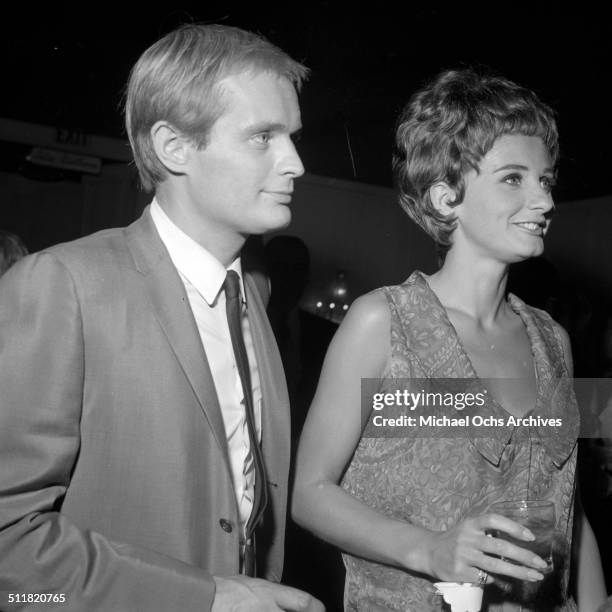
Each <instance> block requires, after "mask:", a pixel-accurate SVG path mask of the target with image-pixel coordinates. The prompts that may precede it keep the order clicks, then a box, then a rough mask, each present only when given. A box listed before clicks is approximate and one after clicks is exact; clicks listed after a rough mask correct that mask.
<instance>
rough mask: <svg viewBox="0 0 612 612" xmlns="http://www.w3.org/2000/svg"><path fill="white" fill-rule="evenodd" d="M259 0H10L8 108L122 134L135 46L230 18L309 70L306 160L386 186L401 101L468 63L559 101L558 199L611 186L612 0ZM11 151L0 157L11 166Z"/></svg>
mask: <svg viewBox="0 0 612 612" xmlns="http://www.w3.org/2000/svg"><path fill="white" fill-rule="evenodd" d="M134 4H135V6H134ZM250 6H251V8H248V6H247V7H245V6H241V5H240V4H238V3H232V2H182V3H176V4H175V5H174V6H172V7H170V8H168V7H165V8H159V7H155V6H153V5H151V4H149V5H146V6H145V5H143V4H139V3H128V2H126V3H124V4H123V5H120V4H109V3H98V4H95V3H81V4H74V5H67V4H56V3H53V4H52V6H50V7H48V8H39V7H35V6H31V5H29V4H27V5H24V7H23V8H12V9H6V8H5V9H3V11H4V12H3V15H2V21H3V24H4V28H3V30H4V31H3V35H2V37H0V45H1V47H0V49H1V53H2V58H3V60H4V61H3V71H2V72H3V74H2V81H3V88H2V89H3V93H2V95H1V96H0V117H9V118H15V119H22V120H26V121H31V122H35V123H42V124H47V125H52V126H65V127H68V128H73V129H78V130H81V131H83V132H86V133H89V134H102V135H107V136H114V137H117V138H123V137H124V132H123V127H122V118H121V113H120V110H119V109H120V104H121V96H122V89H123V86H124V83H125V81H126V79H127V75H128V72H129V69H130V67H131V65H132V64H133V63H134V62H135V61H136V59H137V58H138V56H139V54H140V53H141V52H142V51H143V50H144V49H145V48H146V47H147V46H148V45H150V44H151V43H152V42H154V41H155V40H156V39H157V38H159V37H160V36H161V35H163V34H164V33H166V32H168V31H169V30H171V29H172V28H174V27H175V26H176V25H178V24H180V23H183V22H188V21H205V22H221V23H226V24H230V25H236V26H240V27H244V28H247V29H251V30H254V31H257V32H259V33H261V34H263V35H265V36H266V37H267V38H269V39H270V40H271V41H272V42H274V43H276V44H278V45H279V46H281V47H282V48H283V49H285V50H287V51H288V52H289V53H290V54H291V55H292V56H293V57H295V58H296V59H298V60H301V61H303V62H304V63H305V64H306V65H308V66H309V67H310V68H311V69H312V75H311V79H310V81H309V83H308V84H307V86H306V87H305V88H304V92H303V95H302V97H301V103H302V111H303V122H304V135H303V139H302V141H301V144H300V152H301V154H302V156H303V160H304V163H305V165H306V168H307V171H308V172H311V173H313V174H320V175H325V176H333V177H338V178H348V179H356V180H358V181H361V182H366V183H373V184H378V185H390V184H391V173H390V150H391V149H390V146H391V142H392V134H393V125H394V121H395V117H396V116H397V114H398V112H399V110H400V109H401V107H402V105H403V104H404V103H405V101H406V99H407V98H408V96H409V95H410V93H412V92H413V91H414V90H415V89H416V88H417V87H418V86H420V85H421V84H422V83H423V82H424V81H426V80H428V79H429V78H431V77H432V76H433V75H435V74H436V73H437V72H439V71H440V70H441V69H444V68H450V67H457V66H461V65H466V64H469V65H476V66H480V67H483V68H490V69H492V70H493V71H496V72H499V73H501V74H503V75H505V76H507V77H508V78H511V79H513V80H516V81H518V82H519V83H521V84H523V85H526V86H528V87H530V88H532V89H534V90H535V91H536V92H537V93H538V94H539V95H540V96H541V97H542V98H543V99H544V100H545V101H547V102H548V103H549V104H550V105H551V106H553V107H554V108H555V109H556V110H557V112H558V114H559V123H560V128H561V138H562V140H561V144H562V159H561V163H560V170H561V172H560V185H559V186H558V188H557V191H556V197H557V199H558V200H574V199H581V198H587V197H593V196H598V195H604V194H608V193H610V189H609V168H610V165H611V163H610V162H611V161H612V159H611V153H610V147H609V146H608V141H609V138H610V135H611V134H612V129H611V121H612V119H611V117H610V98H609V96H608V92H609V86H608V83H609V78H610V70H609V65H610V59H611V56H612V54H611V53H610V50H611V38H612V36H611V34H612V31H611V28H610V20H609V19H608V18H607V11H606V9H605V8H604V7H605V6H606V5H605V3H601V4H600V5H593V6H591V5H589V3H584V2H580V3H567V4H564V5H562V4H561V3H560V2H533V3H529V4H528V3H520V2H519V3H516V2H490V3H488V4H479V3H465V2H454V3H442V2H438V1H427V2H421V3H416V2H410V1H405V2H401V3H388V2H378V3H369V4H364V5H363V6H362V8H359V5H358V4H357V3H351V4H348V3H346V4H345V3H340V2H332V1H325V0H310V1H308V2H303V3H288V2H287V3H282V4H281V3H252V4H251V5H250ZM349 144H350V150H349ZM351 152H352V159H351ZM4 157H5V159H4V160H3V159H2V157H0V164H2V163H4V166H7V165H9V164H10V162H11V160H10V159H6V157H7V154H5V155H4ZM9 157H10V156H9Z"/></svg>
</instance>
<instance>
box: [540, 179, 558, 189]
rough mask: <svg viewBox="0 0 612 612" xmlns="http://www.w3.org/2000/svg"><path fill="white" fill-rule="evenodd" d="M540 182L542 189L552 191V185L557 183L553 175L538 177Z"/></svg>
mask: <svg viewBox="0 0 612 612" xmlns="http://www.w3.org/2000/svg"><path fill="white" fill-rule="evenodd" d="M540 184H541V185H542V189H545V190H546V191H552V189H553V187H554V186H555V185H556V184H557V181H555V179H554V177H552V176H543V177H542V178H541V179H540Z"/></svg>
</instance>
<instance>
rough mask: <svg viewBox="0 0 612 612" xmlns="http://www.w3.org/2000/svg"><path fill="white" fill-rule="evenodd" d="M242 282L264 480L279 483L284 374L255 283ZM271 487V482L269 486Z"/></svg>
mask: <svg viewBox="0 0 612 612" xmlns="http://www.w3.org/2000/svg"><path fill="white" fill-rule="evenodd" d="M244 283H245V288H246V292H247V307H248V313H249V314H248V316H249V326H250V328H251V335H252V336H253V344H254V346H255V356H256V358H257V369H258V371H259V379H260V382H261V390H262V397H263V402H262V404H263V405H262V415H261V424H262V447H263V454H264V459H265V462H266V468H267V469H268V477H269V478H270V479H271V480H272V479H275V478H276V479H279V480H280V481H281V482H282V481H283V480H284V478H285V476H284V472H285V468H287V469H288V466H289V453H290V444H289V440H290V422H289V409H288V407H289V398H288V396H287V386H286V384H285V374H284V371H283V365H282V362H281V359H280V355H279V353H278V349H277V347H276V340H275V338H274V334H273V333H272V329H271V327H270V324H269V322H268V317H267V314H266V310H265V307H264V304H263V301H262V300H261V296H260V295H259V292H258V291H257V287H256V285H255V281H254V280H253V278H252V277H251V275H249V274H245V277H244ZM273 470H276V472H275V471H273ZM279 471H280V473H279ZM275 484H276V483H273V486H274V485H275Z"/></svg>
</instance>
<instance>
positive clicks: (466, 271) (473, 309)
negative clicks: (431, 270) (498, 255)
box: [428, 249, 508, 329]
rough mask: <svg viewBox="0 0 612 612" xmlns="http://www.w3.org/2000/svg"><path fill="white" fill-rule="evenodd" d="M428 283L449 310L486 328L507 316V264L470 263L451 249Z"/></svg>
mask: <svg viewBox="0 0 612 612" xmlns="http://www.w3.org/2000/svg"><path fill="white" fill-rule="evenodd" d="M428 282H429V285H430V287H431V288H432V290H433V291H434V292H435V293H436V295H437V296H438V298H439V300H440V302H441V303H442V304H443V306H444V307H445V308H446V309H447V310H448V309H452V310H455V311H457V312H460V313H462V314H464V315H466V316H468V317H470V318H472V319H473V320H474V322H475V323H476V324H477V325H478V326H480V327H482V328H485V329H486V328H490V327H493V326H494V325H496V324H497V323H498V322H499V318H500V316H503V315H504V314H506V308H507V302H506V299H505V297H506V284H507V282H508V266H507V265H506V264H503V263H500V262H496V261H492V260H490V259H489V260H482V259H479V260H474V259H473V260H471V261H466V259H465V258H463V257H462V258H459V257H457V256H456V255H454V254H453V251H452V249H451V251H449V252H448V254H447V256H446V259H445V261H444V264H443V266H442V268H440V270H438V271H437V272H436V273H435V274H432V275H431V276H430V277H429V279H428Z"/></svg>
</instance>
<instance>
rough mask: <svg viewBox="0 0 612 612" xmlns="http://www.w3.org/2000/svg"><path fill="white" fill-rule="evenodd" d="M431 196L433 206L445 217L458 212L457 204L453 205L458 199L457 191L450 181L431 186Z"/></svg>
mask: <svg viewBox="0 0 612 612" xmlns="http://www.w3.org/2000/svg"><path fill="white" fill-rule="evenodd" d="M429 198H430V200H431V203H432V204H433V207H434V208H435V209H436V210H437V211H438V212H439V213H440V214H442V215H444V216H445V217H447V216H448V215H450V214H454V213H455V212H456V205H454V206H453V203H454V202H455V200H456V199H457V193H456V191H455V190H454V189H453V188H452V187H449V185H448V183H445V182H444V181H439V182H437V183H434V184H433V185H432V186H431V187H430V188H429Z"/></svg>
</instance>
